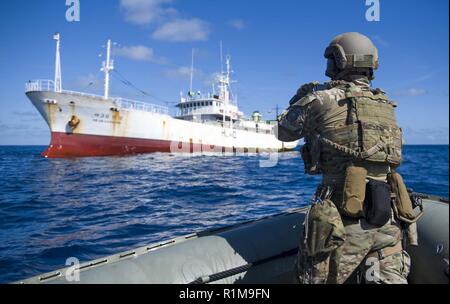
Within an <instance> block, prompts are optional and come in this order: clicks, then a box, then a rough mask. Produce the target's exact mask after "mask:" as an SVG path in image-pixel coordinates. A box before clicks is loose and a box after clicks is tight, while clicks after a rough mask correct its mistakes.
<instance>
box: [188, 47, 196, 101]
mask: <svg viewBox="0 0 450 304" xmlns="http://www.w3.org/2000/svg"><path fill="white" fill-rule="evenodd" d="M194 56H195V51H194V49H192V61H191V83H190V86H189V93H192V89H193V88H192V86H193V83H194Z"/></svg>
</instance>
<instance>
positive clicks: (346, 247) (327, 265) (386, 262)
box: [296, 218, 410, 284]
mask: <svg viewBox="0 0 450 304" xmlns="http://www.w3.org/2000/svg"><path fill="white" fill-rule="evenodd" d="M343 222H344V226H345V241H344V243H343V245H342V246H340V247H339V248H337V249H336V250H334V251H333V252H331V253H328V254H323V255H321V256H315V257H309V256H306V255H305V254H304V252H305V251H304V250H302V247H303V246H304V244H303V242H301V245H300V250H299V255H298V259H297V274H298V275H297V278H296V279H298V283H301V284H343V283H345V282H346V281H347V280H348V279H349V277H350V276H352V275H354V274H357V277H358V279H359V280H358V282H362V281H364V282H365V283H368V284H407V283H408V282H407V277H408V275H409V269H410V257H409V255H408V254H407V253H406V251H399V252H396V253H394V254H392V255H389V256H385V257H378V255H377V254H375V255H373V254H370V256H369V253H373V252H377V251H380V250H382V249H384V248H387V247H394V246H398V245H399V244H400V243H401V235H402V233H401V229H400V228H399V224H398V223H396V222H395V220H394V219H393V218H392V219H391V220H390V221H389V222H388V223H387V224H386V225H384V226H383V227H374V226H372V225H370V224H368V223H367V222H366V221H365V220H364V219H362V220H353V219H352V220H345V219H344V220H343ZM380 252H382V251H380Z"/></svg>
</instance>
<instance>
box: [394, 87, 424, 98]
mask: <svg viewBox="0 0 450 304" xmlns="http://www.w3.org/2000/svg"><path fill="white" fill-rule="evenodd" d="M395 94H396V95H397V96H409V97H416V96H422V95H425V94H427V90H425V89H422V88H408V89H404V90H398V91H397V92H395Z"/></svg>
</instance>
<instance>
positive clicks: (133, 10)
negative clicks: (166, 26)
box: [120, 0, 177, 25]
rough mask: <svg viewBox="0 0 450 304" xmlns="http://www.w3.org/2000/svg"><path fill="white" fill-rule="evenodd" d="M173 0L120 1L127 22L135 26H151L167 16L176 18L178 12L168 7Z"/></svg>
mask: <svg viewBox="0 0 450 304" xmlns="http://www.w3.org/2000/svg"><path fill="white" fill-rule="evenodd" d="M172 2H173V0H120V8H121V9H122V11H123V13H124V16H125V20H126V21H128V22H131V23H134V24H141V25H145V24H150V23H152V22H155V21H159V20H161V19H163V18H165V17H167V16H174V15H176V14H177V11H176V10H175V9H174V8H171V7H167V5H168V4H171V3H172Z"/></svg>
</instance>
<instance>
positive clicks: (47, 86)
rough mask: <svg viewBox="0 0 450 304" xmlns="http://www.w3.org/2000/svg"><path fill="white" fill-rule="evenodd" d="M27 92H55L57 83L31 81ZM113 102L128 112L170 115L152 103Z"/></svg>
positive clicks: (96, 96)
mask: <svg viewBox="0 0 450 304" xmlns="http://www.w3.org/2000/svg"><path fill="white" fill-rule="evenodd" d="M25 92H26V93H28V92H55V82H54V81H53V80H45V79H41V80H30V81H28V82H27V83H26V84H25ZM62 92H63V93H68V94H72V95H78V96H85V97H89V98H94V99H104V97H103V96H100V95H94V94H88V93H82V92H75V91H68V90H62ZM111 100H113V101H114V102H115V104H116V105H117V107H119V108H122V109H128V110H136V111H144V112H151V113H156V114H166V115H168V114H169V108H167V107H164V106H160V105H155V104H151V103H146V102H142V101H136V100H131V99H125V98H120V97H117V98H115V97H112V98H111Z"/></svg>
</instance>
